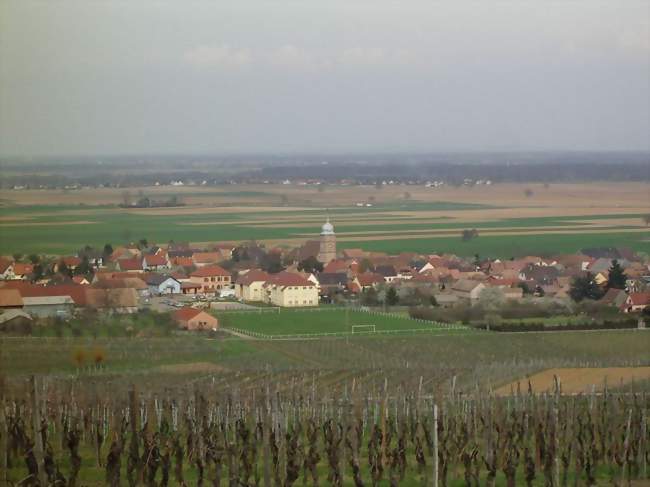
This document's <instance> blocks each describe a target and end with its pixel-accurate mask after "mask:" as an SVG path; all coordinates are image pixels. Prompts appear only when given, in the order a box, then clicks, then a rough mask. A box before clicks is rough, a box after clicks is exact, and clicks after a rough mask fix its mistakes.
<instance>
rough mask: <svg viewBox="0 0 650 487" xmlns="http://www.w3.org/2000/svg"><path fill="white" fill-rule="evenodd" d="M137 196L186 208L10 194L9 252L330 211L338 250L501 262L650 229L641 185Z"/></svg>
mask: <svg viewBox="0 0 650 487" xmlns="http://www.w3.org/2000/svg"><path fill="white" fill-rule="evenodd" d="M234 188H236V189H234ZM525 190H529V191H528V193H526V192H525ZM137 191H141V192H142V194H145V195H147V196H151V197H152V198H167V197H170V196H177V197H178V198H180V199H181V200H182V201H183V202H184V203H186V205H187V206H183V207H178V208H149V209H137V208H128V209H124V208H120V207H119V206H118V205H119V204H120V203H121V198H122V195H121V191H120V190H119V189H115V188H103V189H94V190H90V189H82V190H69V191H59V190H23V191H13V190H5V191H3V193H2V199H1V200H0V253H2V254H11V253H16V252H19V253H25V254H27V253H32V252H37V253H49V254H63V253H71V252H74V251H76V250H78V249H79V248H80V247H82V246H83V245H86V244H90V245H94V246H100V247H101V246H103V245H104V244H105V243H111V244H112V245H113V246H115V245H119V244H123V243H126V242H130V241H134V240H138V239H141V238H146V239H148V240H149V241H156V242H159V243H165V242H168V241H170V240H174V241H189V242H194V243H198V244H200V243H205V242H215V241H228V242H241V241H246V240H253V239H254V240H257V241H263V242H266V243H267V244H269V245H280V246H291V245H298V244H300V243H302V242H304V241H305V240H308V239H310V238H315V237H316V236H317V234H318V231H319V229H320V225H321V224H322V222H323V220H324V219H325V217H326V216H327V215H329V216H330V218H331V219H332V221H333V223H334V225H335V229H336V233H337V240H338V247H339V248H340V249H343V248H363V249H367V250H375V251H384V252H400V251H414V252H422V253H435V252H437V253H442V252H454V253H457V254H459V255H473V254H476V253H479V254H481V255H490V256H495V257H501V258H508V257H515V256H520V255H525V254H530V253H536V254H553V253H562V252H575V251H577V250H579V249H581V248H585V247H597V246H626V247H630V248H632V249H633V250H636V251H642V252H650V232H649V231H648V226H647V225H646V224H645V222H644V220H643V217H644V216H645V215H647V214H648V213H650V197H649V196H650V188H649V186H648V185H647V184H643V183H611V184H605V183H602V184H596V183H592V184H582V185H580V184H565V185H561V184H554V185H551V186H550V187H544V186H542V185H524V184H521V185H517V184H502V185H493V186H482V187H475V188H472V189H469V188H443V189H431V188H424V187H415V186H414V187H411V186H386V187H384V188H383V189H380V190H378V189H376V188H374V187H370V186H337V187H327V188H326V189H325V190H324V191H322V190H321V191H319V190H318V189H317V188H316V187H309V186H294V185H287V186H284V185H249V186H244V185H242V186H238V187H230V186H223V187H212V188H208V187H184V188H169V187H167V188H140V189H133V190H132V192H137ZM531 193H532V195H531ZM527 194H528V195H527ZM359 205H363V206H359ZM367 205H371V206H367ZM465 228H476V229H477V230H478V231H479V237H478V238H475V239H473V240H471V241H467V242H463V241H461V239H460V233H461V231H462V230H463V229H465Z"/></svg>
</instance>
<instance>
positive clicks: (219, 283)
mask: <svg viewBox="0 0 650 487" xmlns="http://www.w3.org/2000/svg"><path fill="white" fill-rule="evenodd" d="M189 281H190V282H191V283H193V284H198V285H200V286H201V288H200V289H199V291H198V292H199V293H202V294H214V293H217V292H219V291H220V290H221V289H223V288H224V287H230V284H231V283H230V276H214V277H190V279H189Z"/></svg>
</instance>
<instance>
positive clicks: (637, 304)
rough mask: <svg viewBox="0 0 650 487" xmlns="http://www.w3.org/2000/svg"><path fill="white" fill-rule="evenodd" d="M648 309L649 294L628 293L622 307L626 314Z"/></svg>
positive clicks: (649, 302) (649, 304)
mask: <svg viewBox="0 0 650 487" xmlns="http://www.w3.org/2000/svg"><path fill="white" fill-rule="evenodd" d="M648 307H650V292H645V293H630V294H629V296H628V297H627V299H626V300H625V304H623V306H622V308H623V311H625V312H626V313H634V312H636V311H643V310H644V309H646V308H648Z"/></svg>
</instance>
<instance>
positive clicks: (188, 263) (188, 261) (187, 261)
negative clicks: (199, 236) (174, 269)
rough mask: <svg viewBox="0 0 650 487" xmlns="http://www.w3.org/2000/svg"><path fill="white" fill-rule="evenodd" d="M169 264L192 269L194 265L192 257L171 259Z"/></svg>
mask: <svg viewBox="0 0 650 487" xmlns="http://www.w3.org/2000/svg"><path fill="white" fill-rule="evenodd" d="M171 262H172V265H177V266H181V267H192V266H193V265H194V261H193V260H192V257H173V258H172V260H171Z"/></svg>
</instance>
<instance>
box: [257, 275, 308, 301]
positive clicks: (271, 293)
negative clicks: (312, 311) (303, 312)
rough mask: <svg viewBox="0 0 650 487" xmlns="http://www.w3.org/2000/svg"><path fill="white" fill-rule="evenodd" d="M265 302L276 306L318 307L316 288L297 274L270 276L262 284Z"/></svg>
mask: <svg viewBox="0 0 650 487" xmlns="http://www.w3.org/2000/svg"><path fill="white" fill-rule="evenodd" d="M264 290H265V291H266V302H268V303H270V304H274V305H276V306H285V307H299V306H317V305H318V286H316V285H315V284H314V283H313V282H311V281H309V280H307V279H305V278H304V277H302V276H300V275H298V274H292V273H290V272H280V273H278V274H272V275H271V277H270V278H269V279H268V280H267V281H266V282H265V283H264Z"/></svg>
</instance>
